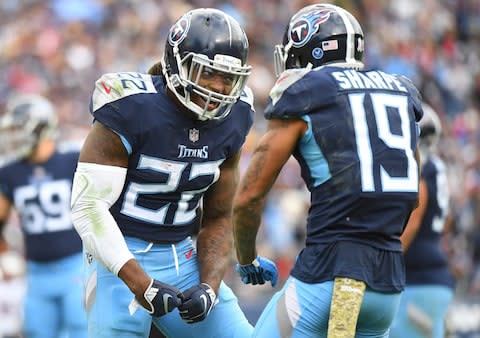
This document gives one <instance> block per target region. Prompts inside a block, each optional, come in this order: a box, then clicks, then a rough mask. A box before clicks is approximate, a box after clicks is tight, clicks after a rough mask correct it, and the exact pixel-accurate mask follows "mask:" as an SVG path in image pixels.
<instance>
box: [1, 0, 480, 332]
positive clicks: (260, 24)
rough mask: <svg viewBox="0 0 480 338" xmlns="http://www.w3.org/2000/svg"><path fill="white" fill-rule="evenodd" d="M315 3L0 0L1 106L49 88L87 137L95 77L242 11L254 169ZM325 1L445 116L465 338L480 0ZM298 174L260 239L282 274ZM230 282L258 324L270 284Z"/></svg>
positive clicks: (149, 60) (472, 248) (474, 222)
mask: <svg viewBox="0 0 480 338" xmlns="http://www.w3.org/2000/svg"><path fill="white" fill-rule="evenodd" d="M314 2H315V1H305V0H261V1H260V0H230V1H228V0H225V1H217V0H197V1H195V0H192V1H186V0H176V1H169V0H164V1H163V0H2V1H1V2H0V46H1V47H0V108H3V105H4V104H5V100H6V98H7V96H8V95H9V94H11V93H12V92H29V93H39V94H42V95H45V96H46V97H48V98H49V99H51V100H52V102H53V103H54V104H55V105H56V107H57V109H58V114H59V118H60V128H61V130H60V131H61V140H62V141H68V142H70V141H71V142H81V141H82V140H83V138H84V137H85V135H86V132H87V130H88V128H89V127H90V125H91V122H92V118H91V115H90V114H89V110H88V107H89V101H90V95H91V93H92V90H93V85H94V82H95V80H96V79H97V78H98V77H99V76H100V75H101V74H102V73H106V72H119V71H139V72H146V70H147V69H148V68H149V67H150V66H151V65H152V64H153V63H155V62H156V61H158V60H159V58H160V57H161V56H162V55H163V47H164V44H165V37H166V35H167V32H168V29H169V28H170V26H171V24H172V22H173V21H174V20H175V19H177V18H178V17H179V16H180V15H181V14H182V13H183V12H185V11H186V10H188V9H190V8H193V7H215V8H219V9H222V10H224V11H225V12H227V13H228V14H230V15H232V16H233V17H235V18H236V19H237V20H238V21H239V22H240V23H241V24H242V25H243V26H244V27H245V30H246V32H247V35H248V38H249V41H250V54H249V63H250V64H251V65H252V66H253V71H252V75H251V76H250V78H249V81H248V85H249V86H250V87H251V88H252V89H253V92H254V93H255V108H256V112H257V115H256V122H255V124H254V128H253V130H252V132H251V134H250V135H249V138H248V140H247V144H246V149H245V151H244V155H243V160H242V161H243V163H244V164H246V163H247V162H248V158H249V152H250V150H251V146H252V145H253V144H255V142H256V141H257V140H258V137H259V136H261V134H262V132H263V130H264V128H265V121H264V119H263V109H264V107H265V104H266V101H267V98H268V93H269V90H270V88H271V86H272V85H273V84H274V82H275V75H274V71H273V46H274V44H276V43H278V42H280V41H281V38H282V34H283V32H284V29H285V24H286V23H287V22H288V20H289V18H290V16H291V15H292V14H293V13H294V12H296V11H297V10H298V9H299V8H301V7H303V6H305V5H308V4H311V3H314ZM325 2H331V3H335V4H337V5H340V6H342V7H344V8H346V9H347V10H349V11H350V12H351V13H353V14H354V15H355V16H356V17H357V18H358V19H359V21H360V23H361V24H362V27H363V30H364V33H365V38H366V39H365V53H366V55H365V64H366V67H367V68H370V67H376V68H380V69H384V70H386V71H388V72H393V73H397V74H403V75H406V76H408V77H409V78H411V79H412V80H413V82H414V83H415V84H416V85H417V87H418V88H419V89H420V91H421V93H422V95H423V97H424V99H425V101H426V102H428V103H429V104H430V105H431V106H432V107H434V108H435V109H436V110H437V112H438V113H439V115H440V116H441V119H442V123H443V130H444V137H443V139H442V146H441V156H442V157H443V158H444V159H445V160H446V162H447V164H448V165H449V179H450V180H449V185H450V190H451V192H452V194H453V198H452V201H451V204H452V208H451V211H452V215H451V219H450V221H449V226H448V229H449V231H448V233H447V234H446V235H445V242H444V245H445V250H447V251H448V253H449V255H450V257H451V262H452V268H453V269H454V271H455V274H456V276H457V277H458V285H457V296H456V302H455V304H454V306H453V307H452V310H451V311H450V315H449V317H448V321H449V322H450V324H449V325H450V327H451V329H452V331H456V332H457V333H456V334H457V336H458V337H467V335H468V334H469V332H473V331H475V330H480V206H479V204H480V151H478V150H477V149H480V52H479V51H480V1H479V0H402V1H395V0H351V1H347V0H345V1H325ZM0 112H1V109H0ZM138 118H139V119H141V118H142V117H141V112H139V116H138ZM298 171H299V168H298V166H297V164H296V163H295V162H294V161H291V162H289V163H288V165H287V166H286V167H285V168H284V170H283V171H282V173H281V176H280V179H279V180H277V183H276V186H275V189H274V190H273V191H272V193H271V194H270V198H269V203H268V206H267V208H266V212H265V215H264V226H263V227H262V228H261V234H260V236H259V240H260V241H261V243H262V245H260V246H259V248H260V250H261V251H262V252H261V253H262V254H263V255H265V256H267V257H270V258H272V259H275V260H276V262H277V264H278V266H279V268H280V273H281V278H285V277H286V276H287V274H288V271H289V269H290V266H291V264H292V261H293V260H294V259H295V255H296V254H297V253H298V251H299V250H300V248H301V247H302V246H303V238H304V231H305V212H306V210H307V208H308V204H309V200H308V198H309V197H308V194H307V193H306V191H305V187H304V185H303V182H302V181H301V179H300V176H299V174H298ZM7 230H8V234H7V236H8V238H9V240H10V241H11V243H12V245H13V246H14V247H16V248H18V250H22V244H21V241H20V240H19V236H18V229H15V226H14V224H11V225H10V226H9V228H8V229H7ZM227 282H228V283H229V284H230V285H231V286H232V287H233V288H234V289H235V290H236V291H237V294H238V296H239V298H240V302H241V304H242V306H243V307H244V308H245V311H246V312H247V316H249V318H250V319H251V320H252V321H253V322H255V321H256V316H257V315H258V313H259V312H260V310H261V309H262V308H263V306H264V304H265V302H266V300H267V299H269V297H270V296H271V294H272V292H273V289H272V288H271V287H270V286H264V287H258V288H254V287H246V286H243V285H241V282H240V279H239V278H238V277H237V276H236V275H234V272H233V257H232V271H230V273H229V275H228V276H227ZM0 287H1V286H0ZM4 290H5V289H4V288H2V289H1V291H2V293H3V294H4V295H7V293H4V292H3V291H4ZM2 298H5V297H3V296H2ZM0 302H1V300H0ZM4 304H5V303H4ZM2 311H8V309H7V308H6V307H5V305H0V317H2ZM0 326H1V325H0ZM0 332H1V331H0ZM472 337H473V336H472Z"/></svg>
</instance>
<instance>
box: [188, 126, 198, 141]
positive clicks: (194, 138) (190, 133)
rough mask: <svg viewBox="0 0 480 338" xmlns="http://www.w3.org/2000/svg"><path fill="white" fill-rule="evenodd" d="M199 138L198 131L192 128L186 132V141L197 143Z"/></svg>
mask: <svg viewBox="0 0 480 338" xmlns="http://www.w3.org/2000/svg"><path fill="white" fill-rule="evenodd" d="M199 137H200V132H199V130H198V129H195V128H192V129H190V130H189V131H188V139H189V140H190V141H192V142H197V141H198V138H199Z"/></svg>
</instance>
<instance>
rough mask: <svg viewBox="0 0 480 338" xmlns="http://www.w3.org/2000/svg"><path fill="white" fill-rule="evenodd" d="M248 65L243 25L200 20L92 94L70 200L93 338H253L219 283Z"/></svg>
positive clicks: (222, 17)
mask: <svg viewBox="0 0 480 338" xmlns="http://www.w3.org/2000/svg"><path fill="white" fill-rule="evenodd" d="M247 56H248V40H247V37H246V34H245V32H244V30H243V29H242V28H241V26H240V25H239V24H238V22H236V21H235V20H234V19H233V18H232V17H230V16H229V15H227V14H225V13H224V12H222V11H220V10H216V9H205V8H202V9H194V10H191V11H189V12H187V13H186V14H184V15H183V16H182V17H181V18H179V19H178V20H177V21H176V22H175V23H174V24H173V26H172V27H171V29H170V31H169V34H168V37H167V41H166V44H165V52H164V57H163V59H162V60H161V61H160V62H159V63H157V64H155V65H154V66H152V68H151V69H150V70H149V72H148V74H140V73H128V72H124V73H112V74H105V75H103V76H101V77H100V79H99V80H98V81H97V82H96V85H95V90H94V92H93V96H92V100H91V112H92V114H93V116H94V124H93V127H92V129H91V131H90V133H89V135H88V136H87V138H86V141H85V144H84V147H83V149H82V151H81V154H80V159H79V163H78V166H77V171H76V173H75V179H74V186H73V192H72V217H73V222H74V225H75V228H76V229H77V231H78V233H79V234H80V236H81V238H82V240H83V244H84V250H85V253H86V258H87V259H86V266H87V276H86V281H85V282H86V306H87V316H88V323H89V334H90V336H91V337H96V338H98V337H108V338H110V337H147V335H148V331H149V330H150V324H151V322H152V320H153V322H154V324H155V325H156V326H157V327H158V328H159V330H160V331H161V332H162V333H163V334H164V335H165V336H167V337H181V338H186V337H239V338H244V337H249V336H250V334H251V332H252V330H253V328H252V326H251V324H250V323H249V322H248V321H247V319H246V317H245V316H244V314H243V312H242V311H241V309H240V307H239V305H238V302H237V298H236V297H235V295H234V294H233V292H232V291H231V290H230V289H229V288H228V287H227V286H226V285H225V284H224V283H223V282H222V278H223V276H224V273H225V271H226V269H227V267H228V265H229V262H230V260H231V253H232V244H233V236H232V200H233V195H234V192H235V189H236V186H237V182H238V179H239V178H238V176H239V172H238V170H239V169H238V162H239V157H240V151H241V148H242V145H243V143H244V141H245V138H246V135H247V133H248V132H249V130H250V127H251V126H252V123H253V114H254V111H253V96H252V93H251V91H250V90H249V89H248V88H247V87H245V84H246V80H247V77H248V75H249V74H250V66H248V65H247ZM197 228H200V230H199V233H198V236H197V237H196V245H194V243H193V241H192V235H193V234H194V233H195V231H196V229H197ZM139 305H140V306H141V307H139Z"/></svg>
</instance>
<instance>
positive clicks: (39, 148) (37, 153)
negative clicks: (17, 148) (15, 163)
mask: <svg viewBox="0 0 480 338" xmlns="http://www.w3.org/2000/svg"><path fill="white" fill-rule="evenodd" d="M54 152H55V141H53V140H42V141H40V142H39V143H38V144H37V145H36V147H35V149H34V150H33V152H32V154H31V155H30V156H29V157H28V160H29V162H32V163H43V162H46V161H47V160H48V159H49V158H50V157H51V156H52V155H53V153H54Z"/></svg>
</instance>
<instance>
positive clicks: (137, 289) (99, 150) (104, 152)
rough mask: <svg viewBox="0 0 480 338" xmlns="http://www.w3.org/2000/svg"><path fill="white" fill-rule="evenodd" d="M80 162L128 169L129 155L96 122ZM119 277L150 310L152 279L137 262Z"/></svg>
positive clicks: (121, 270) (132, 260)
mask: <svg viewBox="0 0 480 338" xmlns="http://www.w3.org/2000/svg"><path fill="white" fill-rule="evenodd" d="M79 162H86V163H97V164H103V165H110V166H117V167H122V168H127V167H128V153H127V151H126V150H125V147H124V146H123V144H122V141H121V140H120V137H119V136H118V135H117V134H115V133H114V132H113V131H112V130H110V129H108V128H106V127H105V126H104V125H102V124H101V123H100V122H95V123H94V125H93V127H92V129H91V131H90V133H89V134H88V136H87V138H86V140H85V143H84V145H83V148H82V151H81V153H80V158H79ZM118 277H120V278H121V279H122V280H123V282H124V283H125V284H126V285H127V286H128V288H129V289H130V290H131V291H132V292H133V293H134V294H135V296H136V298H137V300H138V301H139V302H140V304H141V305H142V306H143V307H145V308H147V309H148V308H150V307H149V306H148V305H147V303H146V302H145V299H144V298H143V293H144V292H145V290H146V289H147V287H148V285H149V283H150V277H149V276H148V275H147V274H146V273H145V271H144V270H143V269H142V268H141V267H140V265H139V264H138V263H137V261H136V260H134V259H131V260H129V261H128V262H127V263H125V265H124V266H123V267H122V268H121V269H120V271H119V272H118Z"/></svg>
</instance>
